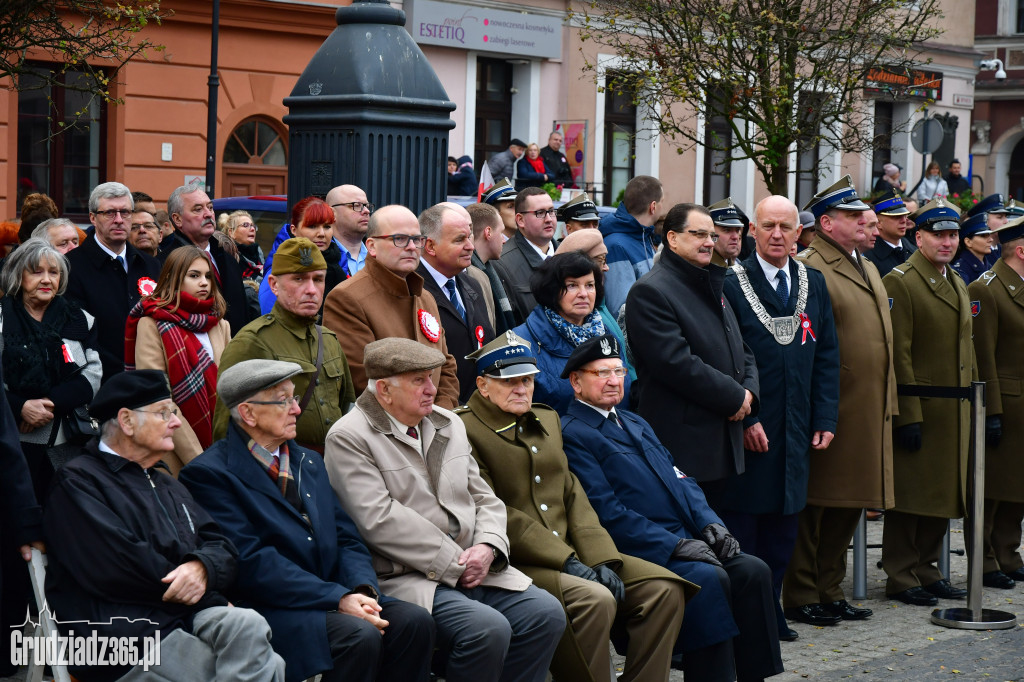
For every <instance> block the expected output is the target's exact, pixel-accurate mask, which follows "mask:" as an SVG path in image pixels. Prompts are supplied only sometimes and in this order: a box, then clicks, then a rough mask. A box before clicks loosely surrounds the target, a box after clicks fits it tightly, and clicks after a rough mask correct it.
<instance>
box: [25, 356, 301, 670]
mask: <svg viewBox="0 0 1024 682" xmlns="http://www.w3.org/2000/svg"><path fill="white" fill-rule="evenodd" d="M89 410H90V412H91V413H92V416H93V417H95V418H96V420H97V421H99V422H100V423H101V424H102V431H101V435H100V437H99V439H94V440H92V441H91V442H90V443H89V444H88V445H86V446H85V447H84V448H82V452H81V454H80V455H79V456H77V457H75V458H74V459H72V460H71V462H69V463H68V464H67V465H66V466H64V467H63V468H62V469H60V471H58V472H57V473H56V474H55V475H54V480H53V485H52V487H51V489H50V497H49V500H48V501H47V504H46V512H45V515H44V529H45V532H46V541H47V548H48V550H49V557H50V563H49V570H48V571H47V574H46V596H47V599H48V600H49V605H50V607H51V609H52V610H53V612H54V614H55V615H56V618H57V620H58V621H59V622H60V623H63V625H61V626H60V627H61V629H62V630H63V631H64V634H65V635H67V634H68V632H67V630H69V629H73V630H74V632H75V634H76V635H78V636H80V637H85V636H90V635H92V634H95V635H99V636H106V637H123V638H127V639H126V641H129V642H133V643H134V646H136V647H138V650H139V651H140V652H141V651H143V648H144V646H145V643H144V641H143V640H144V639H145V638H150V637H154V636H155V635H156V634H158V635H159V640H158V641H159V646H160V664H159V665H158V666H155V667H151V668H150V669H149V670H148V672H147V671H146V670H143V667H142V666H141V665H140V666H137V667H135V668H129V666H126V665H120V666H119V665H117V663H115V661H113V660H111V661H110V665H106V666H104V665H93V666H88V667H84V666H72V667H70V668H69V670H70V672H71V673H72V674H73V675H74V676H75V677H76V678H77V679H79V680H82V682H90V681H92V680H101V681H105V680H114V679H120V680H129V681H131V680H181V681H182V682H188V681H193V680H275V681H278V680H284V661H283V660H282V659H281V657H280V656H278V655H277V654H276V653H274V650H273V649H272V648H271V646H270V627H269V626H268V625H267V621H266V620H265V619H264V618H263V616H261V615H260V614H258V613H257V612H255V611H253V610H251V609H245V608H239V607H233V606H231V605H230V604H228V601H227V599H225V598H224V596H223V593H224V591H225V590H226V589H227V588H228V587H230V586H231V583H232V582H233V581H234V579H235V572H236V564H235V558H236V556H237V554H236V552H235V548H234V546H233V545H232V544H231V541H230V540H228V539H227V538H226V537H225V536H224V535H223V534H222V533H221V531H220V529H219V528H218V527H217V524H216V523H214V521H213V519H211V518H210V516H209V515H208V514H207V513H206V512H205V511H204V510H203V509H202V507H200V506H199V505H198V504H197V503H196V501H195V500H194V499H192V496H191V495H189V493H188V490H186V489H185V487H184V486H183V485H182V484H181V483H179V482H178V481H177V480H175V479H174V478H173V477H172V476H170V475H169V474H165V473H161V472H160V471H158V468H160V467H163V468H164V469H166V467H165V466H164V465H163V464H162V463H161V461H160V460H161V458H163V457H164V456H165V455H166V454H167V453H168V452H170V451H171V450H173V449H174V443H173V442H172V440H171V434H172V433H173V432H174V430H175V429H176V428H178V427H179V426H181V421H180V420H179V419H178V415H177V409H176V408H175V407H174V402H173V401H172V400H171V389H170V387H169V386H168V384H167V376H166V375H165V374H164V373H163V372H160V371H157V370H139V371H137V372H122V373H120V374H117V375H115V376H113V377H111V378H110V379H109V380H108V381H107V383H106V384H104V385H103V386H102V387H100V390H99V391H98V392H97V393H96V397H95V398H94V399H93V402H92V405H91V406H90V408H89ZM108 641H109V640H108Z"/></svg>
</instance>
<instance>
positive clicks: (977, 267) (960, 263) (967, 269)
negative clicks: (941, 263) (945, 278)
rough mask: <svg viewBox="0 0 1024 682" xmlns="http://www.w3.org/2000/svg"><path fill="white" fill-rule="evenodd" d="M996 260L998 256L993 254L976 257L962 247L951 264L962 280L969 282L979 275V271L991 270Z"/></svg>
mask: <svg viewBox="0 0 1024 682" xmlns="http://www.w3.org/2000/svg"><path fill="white" fill-rule="evenodd" d="M997 260H999V256H996V255H993V254H989V255H988V256H985V258H984V259H981V258H978V257H977V256H975V255H974V254H973V253H972V252H971V251H970V250H969V249H967V248H966V247H964V250H963V252H962V253H961V254H960V257H959V258H957V259H956V260H955V261H953V263H952V265H953V269H954V270H956V271H957V273H958V274H959V275H960V276H961V277H963V278H964V282H965V283H966V284H970V283H971V282H973V281H974V280H976V279H978V278H979V277H981V273H983V272H985V271H986V270H991V269H992V266H993V265H994V264H995V262H996V261H997Z"/></svg>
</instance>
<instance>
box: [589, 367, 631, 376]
mask: <svg viewBox="0 0 1024 682" xmlns="http://www.w3.org/2000/svg"><path fill="white" fill-rule="evenodd" d="M580 371H581V372H586V373H587V374H593V375H594V376H595V377H597V378H598V379H611V377H612V375H613V374H614V375H615V376H617V377H619V378H620V379H621V378H622V377H624V376H626V372H627V371H628V370H627V369H626V368H625V367H616V368H614V369H609V368H607V367H605V368H604V369H581V370H580Z"/></svg>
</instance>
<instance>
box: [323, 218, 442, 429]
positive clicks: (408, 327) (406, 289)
mask: <svg viewBox="0 0 1024 682" xmlns="http://www.w3.org/2000/svg"><path fill="white" fill-rule="evenodd" d="M426 240H427V238H426V237H425V236H423V234H422V233H421V232H420V224H419V221H418V220H417V218H416V216H415V214H413V212H412V211H410V210H409V209H407V208H405V207H404V206H398V205H392V206H384V207H383V208H380V209H378V210H377V211H376V212H374V213H373V214H372V215H371V216H370V222H369V227H368V228H367V232H366V251H367V256H368V258H367V259H366V266H365V267H364V268H363V269H362V270H360V271H359V272H358V273H356V274H355V275H353V276H352V277H350V278H348V279H347V280H345V281H344V282H342V283H341V284H339V285H338V286H336V287H334V289H333V290H332V291H331V292H330V293H329V294H328V295H327V300H326V301H325V302H324V327H326V328H328V329H331V330H333V331H334V332H335V333H336V334H337V335H338V339H339V340H340V341H341V347H342V348H343V349H344V350H345V356H346V357H347V358H348V362H349V366H350V367H351V369H352V381H353V384H354V386H355V390H356V392H357V393H359V392H362V390H363V389H365V388H366V382H367V378H366V370H365V368H364V366H363V352H364V349H365V348H366V346H367V344H369V343H372V342H373V341H375V340H377V339H384V338H389V337H395V338H406V339H412V340H413V341H418V342H419V343H422V344H423V345H425V346H428V347H430V348H435V349H437V350H438V351H440V352H441V353H443V354H444V356H445V361H444V363H443V364H442V365H441V366H439V367H437V368H436V369H434V370H433V372H432V380H433V381H434V383H435V385H436V386H437V404H438V405H440V406H441V407H445V408H449V409H451V408H454V407H456V406H458V404H459V379H458V375H457V369H456V364H455V358H454V357H452V355H451V354H450V353H449V352H448V342H447V338H446V333H445V329H444V327H442V326H441V323H440V322H439V321H438V318H439V316H440V313H439V312H438V309H437V302H436V301H435V300H434V297H433V296H432V295H431V293H430V292H429V291H427V290H426V289H424V280H423V277H422V276H421V275H420V274H419V273H417V272H416V269H417V268H418V267H419V264H420V254H421V252H422V250H423V246H424V243H425V242H426Z"/></svg>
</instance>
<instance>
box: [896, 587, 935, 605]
mask: <svg viewBox="0 0 1024 682" xmlns="http://www.w3.org/2000/svg"><path fill="white" fill-rule="evenodd" d="M886 596H887V597H889V599H898V600H899V601H901V602H903V603H904V604H910V605H911V606H935V605H936V604H938V603H939V600H938V599H937V598H936V597H935V595H933V594H930V593H928V592H926V591H925V589H924V588H923V587H911V588H910V589H909V590H903V591H902V592H897V593H896V594H889V595H886Z"/></svg>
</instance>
